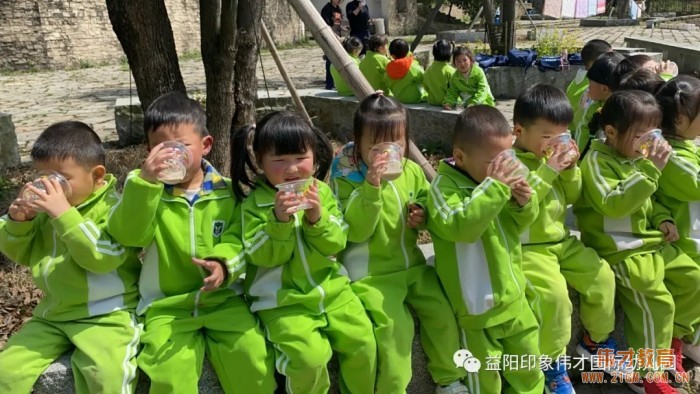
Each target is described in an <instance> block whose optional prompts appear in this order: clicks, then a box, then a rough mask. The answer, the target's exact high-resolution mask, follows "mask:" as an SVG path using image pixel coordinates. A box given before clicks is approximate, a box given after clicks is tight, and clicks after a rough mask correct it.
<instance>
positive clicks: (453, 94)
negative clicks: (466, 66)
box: [442, 63, 496, 107]
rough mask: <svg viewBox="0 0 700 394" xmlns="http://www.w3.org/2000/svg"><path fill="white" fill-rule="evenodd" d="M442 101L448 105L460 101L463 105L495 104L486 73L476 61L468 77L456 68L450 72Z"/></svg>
mask: <svg viewBox="0 0 700 394" xmlns="http://www.w3.org/2000/svg"><path fill="white" fill-rule="evenodd" d="M442 103H443V104H449V105H457V104H459V103H462V104H464V106H471V105H477V104H486V105H490V106H492V107H493V106H494V105H496V103H495V101H494V99H493V94H491V87H490V86H489V81H488V80H487V79H486V74H485V73H484V70H482V69H481V67H479V65H478V64H476V63H474V64H473V65H472V68H471V70H470V71H469V77H468V78H467V77H465V76H464V74H462V73H461V72H459V71H458V70H456V71H455V72H454V73H452V77H450V80H449V85H448V87H447V94H445V98H444V99H443V100H442Z"/></svg>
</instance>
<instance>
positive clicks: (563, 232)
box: [552, 186, 566, 237]
mask: <svg viewBox="0 0 700 394" xmlns="http://www.w3.org/2000/svg"><path fill="white" fill-rule="evenodd" d="M552 193H554V198H555V199H556V200H557V215H556V216H555V217H554V218H555V219H557V218H558V217H559V215H561V214H562V212H563V208H564V204H562V203H561V200H559V193H557V189H555V188H554V186H552ZM559 231H560V232H561V236H562V237H564V236H566V231H565V230H564V228H563V227H562V228H561V229H559Z"/></svg>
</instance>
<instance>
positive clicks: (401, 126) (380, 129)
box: [352, 93, 410, 159]
mask: <svg viewBox="0 0 700 394" xmlns="http://www.w3.org/2000/svg"><path fill="white" fill-rule="evenodd" d="M408 123H409V122H408V111H406V108H405V107H404V106H403V105H401V103H400V102H398V101H396V100H394V99H392V98H389V97H386V96H384V95H383V94H379V93H374V94H370V95H369V96H367V97H365V98H364V99H363V100H362V101H361V102H360V106H359V107H357V110H356V111H355V118H354V119H353V123H352V136H353V140H354V141H355V144H356V146H358V147H359V145H360V141H362V136H363V134H364V133H371V134H372V136H373V140H372V141H373V142H374V143H378V142H384V141H397V140H398V139H399V138H401V134H402V133H403V139H404V143H405V145H404V146H405V147H406V149H405V152H408V146H409V139H410V136H409V127H408ZM359 153H360V149H359V148H358V149H355V154H356V158H357V159H359V158H360V156H359Z"/></svg>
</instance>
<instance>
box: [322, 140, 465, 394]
mask: <svg viewBox="0 0 700 394" xmlns="http://www.w3.org/2000/svg"><path fill="white" fill-rule="evenodd" d="M366 170H367V167H366V165H364V163H362V162H360V163H357V162H356V161H355V149H354V144H353V143H352V142H351V143H350V144H348V145H346V146H345V147H344V148H343V149H341V150H340V152H339V154H338V155H337V156H336V158H335V159H334V161H333V165H332V173H331V187H332V188H333V192H334V193H335V195H336V197H337V198H338V199H339V200H340V203H339V205H340V207H341V209H342V210H343V214H344V216H345V221H346V222H347V223H348V225H349V229H348V245H347V247H346V248H345V250H344V251H343V252H341V253H340V254H339V255H338V260H339V261H340V262H341V263H342V264H343V265H344V266H345V268H346V269H347V271H348V274H349V276H350V279H351V280H352V281H353V282H352V284H351V287H352V289H353V291H354V292H355V294H357V296H358V297H359V298H360V301H362V304H363V305H364V306H365V309H366V310H367V313H368V314H369V316H370V319H371V320H372V322H373V323H374V335H375V337H376V339H377V347H378V350H379V354H378V360H377V361H378V364H377V365H378V368H377V386H376V389H375V390H376V392H377V393H404V392H406V387H407V386H408V384H409V382H410V381H411V376H412V371H411V348H412V344H413V319H412V317H411V314H410V312H409V310H408V307H407V305H410V306H411V307H413V309H414V310H415V312H416V314H417V315H418V318H419V319H420V329H421V336H420V338H421V343H422V345H423V349H424V350H425V353H426V355H427V356H428V370H429V371H430V373H431V375H432V377H433V380H434V381H435V382H436V383H438V384H440V385H443V386H447V385H449V384H451V383H453V382H455V381H459V380H461V379H463V378H464V376H465V371H464V369H461V368H460V369H458V368H455V364H454V361H453V360H452V356H453V355H454V353H455V352H456V351H458V350H459V349H460V344H459V330H458V329H457V321H456V319H455V317H454V314H453V313H452V308H451V307H450V304H449V302H448V301H447V297H445V293H444V292H443V290H442V287H441V285H440V282H439V281H438V278H437V275H436V274H435V270H434V269H433V267H430V266H428V265H426V262H425V257H424V256H423V253H422V252H421V251H420V249H419V248H418V245H417V240H418V230H417V229H414V228H410V227H409V226H408V224H407V220H408V204H411V203H415V204H418V205H420V206H421V207H425V203H426V199H427V195H428V187H429V184H428V181H427V180H426V179H425V175H423V171H422V170H421V168H420V167H419V166H418V165H417V164H416V163H414V162H412V161H409V160H404V171H403V174H402V175H401V176H400V177H399V178H397V179H395V180H393V181H389V182H386V181H384V182H382V183H381V186H380V187H374V186H372V185H371V184H369V183H368V182H366V181H365V174H366Z"/></svg>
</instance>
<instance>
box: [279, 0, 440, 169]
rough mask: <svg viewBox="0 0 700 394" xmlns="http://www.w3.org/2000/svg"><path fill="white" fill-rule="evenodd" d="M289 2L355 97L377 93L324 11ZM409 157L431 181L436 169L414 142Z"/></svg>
mask: <svg viewBox="0 0 700 394" xmlns="http://www.w3.org/2000/svg"><path fill="white" fill-rule="evenodd" d="M289 4H290V5H291V6H292V8H294V10H295V11H296V13H297V15H299V18H301V20H302V21H303V22H304V24H306V26H308V27H309V29H310V30H311V34H313V36H314V39H315V40H316V42H318V44H319V45H320V46H321V49H323V52H324V53H325V54H326V56H328V58H329V59H331V63H333V65H334V66H335V67H336V68H337V69H338V72H340V75H341V76H342V77H343V79H344V80H345V82H347V83H348V85H349V86H350V88H351V89H352V91H353V93H355V96H357V97H358V98H359V99H360V100H362V99H363V98H365V97H367V96H369V95H370V94H372V93H374V89H372V86H371V85H370V84H369V82H367V79H365V77H364V75H362V73H361V72H360V69H359V68H358V67H357V65H356V64H355V62H353V60H352V59H351V58H350V56H349V55H348V54H347V52H345V50H344V49H343V47H342V45H341V44H340V42H339V41H338V40H337V39H336V37H335V33H333V30H331V28H330V26H328V25H327V24H326V23H325V22H324V21H323V18H321V14H319V12H318V11H317V10H316V9H315V8H314V6H313V4H312V3H311V1H310V0H289ZM408 157H409V158H410V159H411V160H413V161H415V162H416V163H418V165H420V167H421V168H422V169H423V172H425V176H426V178H428V180H429V181H432V180H433V178H434V177H435V169H434V168H433V166H432V165H430V162H428V159H426V158H425V156H423V154H422V153H421V151H420V149H418V147H417V146H416V144H414V143H413V141H410V143H409V147H408Z"/></svg>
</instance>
